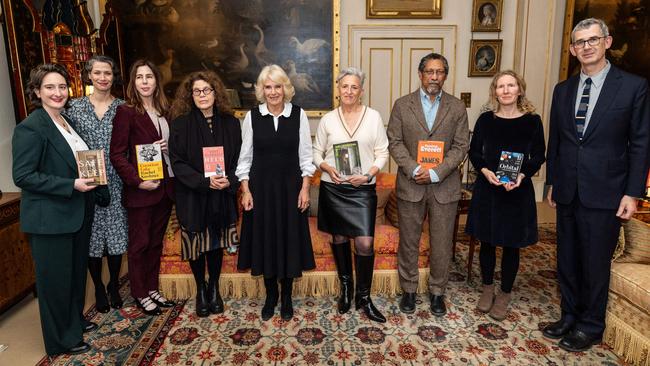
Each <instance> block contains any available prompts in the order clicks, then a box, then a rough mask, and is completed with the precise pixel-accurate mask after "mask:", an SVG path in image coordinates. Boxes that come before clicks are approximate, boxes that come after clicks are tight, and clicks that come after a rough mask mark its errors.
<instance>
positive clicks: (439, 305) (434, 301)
mask: <svg viewBox="0 0 650 366" xmlns="http://www.w3.org/2000/svg"><path fill="white" fill-rule="evenodd" d="M430 300H431V313H432V314H433V315H435V316H443V315H445V314H447V306H446V305H445V295H431V298H430Z"/></svg>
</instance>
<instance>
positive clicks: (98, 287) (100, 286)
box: [88, 257, 111, 313]
mask: <svg viewBox="0 0 650 366" xmlns="http://www.w3.org/2000/svg"><path fill="white" fill-rule="evenodd" d="M88 272H90V278H91V279H92V280H93V285H95V309H97V311H98V312H100V313H108V311H109V310H111V308H110V307H109V306H108V297H107V296H106V289H105V288H104V283H103V282H102V259H101V258H95V257H89V258H88Z"/></svg>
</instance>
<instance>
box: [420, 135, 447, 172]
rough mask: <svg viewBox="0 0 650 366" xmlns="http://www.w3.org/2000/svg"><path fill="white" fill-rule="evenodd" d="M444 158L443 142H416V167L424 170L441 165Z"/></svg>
mask: <svg viewBox="0 0 650 366" xmlns="http://www.w3.org/2000/svg"><path fill="white" fill-rule="evenodd" d="M444 157H445V142H444V141H418V158H417V163H418V165H419V166H420V167H421V168H422V169H425V170H429V169H433V168H435V167H437V166H438V165H440V164H442V161H443V159H444Z"/></svg>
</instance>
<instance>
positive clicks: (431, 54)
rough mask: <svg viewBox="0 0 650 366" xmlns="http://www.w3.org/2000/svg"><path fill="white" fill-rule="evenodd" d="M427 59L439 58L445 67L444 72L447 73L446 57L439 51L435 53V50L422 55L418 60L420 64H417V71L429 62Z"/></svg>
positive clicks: (422, 69) (420, 70)
mask: <svg viewBox="0 0 650 366" xmlns="http://www.w3.org/2000/svg"><path fill="white" fill-rule="evenodd" d="M429 60H440V61H442V65H443V66H444V67H445V74H447V75H449V62H447V59H446V58H445V56H443V55H441V54H439V53H435V52H432V53H430V54H428V55H426V56H424V57H422V59H421V60H420V64H419V65H418V71H419V72H423V71H424V67H425V66H426V65H427V62H429Z"/></svg>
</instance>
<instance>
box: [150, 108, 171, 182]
mask: <svg viewBox="0 0 650 366" xmlns="http://www.w3.org/2000/svg"><path fill="white" fill-rule="evenodd" d="M147 114H148V115H149V119H151V122H152V123H153V126H154V127H155V128H156V131H158V134H159V135H160V136H162V138H163V139H164V140H165V141H169V124H168V123H167V119H166V118H165V117H163V116H158V114H157V113H152V112H149V111H147ZM163 159H165V164H167V173H168V174H169V176H170V177H173V176H174V171H173V170H172V164H171V161H170V160H169V151H167V152H164V151H163Z"/></svg>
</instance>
